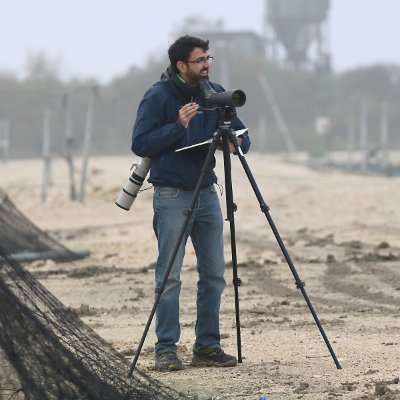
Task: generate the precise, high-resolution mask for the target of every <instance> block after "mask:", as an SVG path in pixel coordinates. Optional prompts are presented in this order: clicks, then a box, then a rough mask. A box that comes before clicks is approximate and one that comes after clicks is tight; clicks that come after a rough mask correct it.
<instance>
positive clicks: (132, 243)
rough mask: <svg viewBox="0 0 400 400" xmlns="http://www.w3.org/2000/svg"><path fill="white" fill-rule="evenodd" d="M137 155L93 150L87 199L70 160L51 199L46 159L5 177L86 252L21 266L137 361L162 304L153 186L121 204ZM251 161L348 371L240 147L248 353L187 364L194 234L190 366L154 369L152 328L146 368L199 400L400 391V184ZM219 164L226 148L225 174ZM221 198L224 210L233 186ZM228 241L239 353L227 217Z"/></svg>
mask: <svg viewBox="0 0 400 400" xmlns="http://www.w3.org/2000/svg"><path fill="white" fill-rule="evenodd" d="M133 160H134V157H96V158H92V159H91V160H90V164H89V170H90V175H89V181H88V187H87V190H86V194H85V201H84V203H83V204H81V203H78V202H71V201H69V198H68V192H69V181H68V173H67V167H66V163H65V161H64V160H62V159H58V160H54V161H53V163H52V181H53V185H52V186H51V187H50V188H49V191H48V196H47V200H46V202H45V203H44V204H43V203H42V202H41V179H42V162H41V161H40V160H18V161H9V162H8V163H7V164H2V165H0V176H1V180H0V185H1V187H2V188H3V189H4V190H5V191H6V192H7V193H8V195H9V196H10V198H11V199H12V201H13V202H14V203H15V205H16V206H17V207H18V208H19V209H20V210H21V211H22V212H24V213H25V214H26V216H28V217H29V218H30V219H31V220H32V221H33V222H34V223H35V224H37V225H38V226H39V227H41V228H42V229H44V230H46V231H48V232H49V233H50V234H52V235H53V236H54V237H56V238H57V239H58V240H60V241H61V242H62V243H64V244H65V245H66V246H68V247H69V248H71V249H90V251H91V256H90V257H88V258H86V259H84V260H81V261H78V262H75V263H73V264H71V263H68V264H67V263H65V264H63V263H54V262H52V261H42V260H39V261H35V262H32V263H27V264H26V267H27V268H28V269H29V271H31V272H32V273H33V274H34V275H35V276H37V278H38V279H40V281H41V282H42V283H43V284H44V285H45V286H46V287H47V288H48V289H49V290H50V291H51V292H52V293H54V294H55V295H56V296H57V297H58V298H59V299H60V300H61V301H62V302H63V303H64V304H66V305H67V306H69V307H71V308H73V309H75V310H76V311H77V312H78V313H79V315H80V316H81V318H82V319H83V320H84V321H85V323H87V324H88V325H89V326H91V327H92V328H93V329H94V330H95V331H96V332H97V333H98V334H99V335H101V336H102V337H103V338H105V339H106V340H108V341H109V342H111V343H112V344H113V345H114V346H115V347H116V348H117V349H118V350H119V351H121V352H122V353H123V354H124V355H126V356H127V358H128V359H129V360H131V359H132V356H133V354H134V351H135V347H136V346H137V345H138V343H139V340H140V338H141V336H142V333H143V330H144V326H145V323H146V321H147V318H148V316H149V313H150V310H151V307H152V305H153V299H154V286H153V280H154V279H153V276H154V263H155V261H156V256H157V244H156V241H155V238H154V234H153V232H152V206H151V198H152V190H147V191H144V192H142V193H141V194H140V195H139V197H138V199H137V200H136V202H135V203H134V205H133V207H132V209H131V211H129V212H126V211H123V210H121V209H119V208H118V207H116V206H115V205H114V199H115V197H116V195H117V194H118V192H119V190H120V188H121V187H122V186H123V184H124V183H125V181H126V179H127V178H128V176H129V167H130V165H131V163H132V161H133ZM247 160H248V163H249V166H250V168H251V170H252V173H253V175H254V177H255V179H256V182H257V184H258V187H259V189H260V191H261V193H262V195H263V197H264V200H265V202H266V203H267V204H268V205H269V206H270V208H271V211H270V213H271V216H272V218H273V220H274V222H275V224H276V226H277V228H278V231H279V233H280V235H281V236H282V238H283V240H284V243H285V245H286V248H287V250H288V253H289V255H290V257H291V258H292V260H293V263H294V265H295V268H296V270H297V272H298V274H299V276H300V278H301V279H302V280H303V281H305V283H306V286H305V290H306V293H307V295H308V297H309V298H310V300H311V302H312V304H313V306H314V309H315V311H316V313H317V315H318V317H319V319H320V321H321V323H322V326H323V327H324V330H325V332H326V334H327V337H328V339H329V341H330V343H331V345H332V347H333V350H334V352H335V354H336V355H337V357H338V360H339V362H340V364H341V366H342V367H343V368H342V369H340V370H339V369H337V368H336V366H335V363H334V361H333V359H332V357H331V355H330V353H329V351H328V348H327V346H326V344H325V342H324V341H323V339H322V336H321V334H320V332H319V330H318V327H317V325H316V324H315V321H314V319H313V317H312V315H311V312H310V310H309V308H308V306H307V304H306V302H305V299H304V297H303V295H302V293H301V291H300V290H299V289H297V288H296V284H295V280H294V277H293V275H292V272H291V270H290V268H289V266H288V264H287V262H286V261H285V259H284V258H283V255H282V252H281V250H280V248H279V246H278V244H277V241H276V239H275V237H274V235H273V232H272V230H271V228H270V227H269V224H268V221H267V219H266V218H265V216H264V214H263V213H262V212H261V210H260V206H259V203H258V201H257V199H256V197H255V195H254V193H253V191H252V189H251V186H250V184H249V182H248V180H247V178H246V176H245V173H244V171H243V169H242V167H241V164H240V162H239V160H238V159H237V158H236V157H235V158H233V159H232V163H233V189H234V198H235V202H236V203H237V206H238V211H237V212H236V213H235V225H236V237H237V243H236V244H237V254H238V264H239V265H238V274H239V277H240V278H241V280H242V281H243V284H242V286H241V287H240V288H239V300H240V303H239V304H240V320H241V335H242V338H241V339H242V347H241V350H242V356H243V362H242V363H240V364H239V365H238V366H237V367H235V368H227V369H221V368H220V369H215V368H194V367H192V366H190V358H191V346H192V344H193V340H194V323H195V318H196V315H195V314H196V313H195V310H196V308H195V290H196V280H197V278H196V270H195V257H194V251H193V248H192V246H191V244H189V245H188V246H187V251H186V258H185V262H184V267H183V272H182V281H183V286H182V294H181V325H182V336H181V341H180V343H179V354H180V356H181V357H182V359H183V361H184V364H185V369H184V370H183V371H178V372H174V373H160V372H156V371H155V370H154V368H153V364H154V354H153V343H154V341H155V338H154V333H153V326H152V327H151V328H150V332H149V334H148V336H147V338H146V341H145V344H144V348H143V351H142V353H141V355H140V358H139V361H138V367H139V368H141V369H143V370H144V371H146V372H147V373H148V374H150V375H151V376H152V377H154V378H157V379H159V380H161V381H163V382H164V383H166V384H168V385H171V386H173V387H175V388H177V389H178V390H180V391H182V392H183V393H185V394H187V396H188V398H192V399H195V398H197V399H253V400H255V399H258V398H259V397H260V396H261V395H265V396H268V398H269V399H271V400H272V399H296V398H301V399H336V398H340V399H372V398H381V399H400V385H399V376H400V356H399V354H400V353H399V343H400V309H399V304H400V279H399V278H400V224H399V222H400V210H399V204H400V181H399V180H398V179H395V178H386V177H372V176H361V175H352V174H345V173H339V172H329V171H322V172H321V171H316V170H312V169H309V168H308V167H307V166H305V165H298V164H294V163H287V162H284V161H282V159H281V158H280V157H278V156H276V157H272V156H261V155H257V154H250V155H249V156H247ZM221 161H222V160H221V158H220V155H218V175H219V176H220V179H221V183H223V182H222V181H223V178H224V176H223V171H222V170H221V165H222V162H221ZM79 162H80V161H79V160H77V163H76V165H77V166H79V165H80V164H79ZM78 169H79V168H78ZM145 186H147V185H145ZM78 187H79V185H78ZM221 204H222V207H223V211H224V215H226V210H225V198H224V196H222V197H221ZM225 242H226V246H225V254H226V260H227V263H228V268H227V271H226V281H227V288H226V290H225V292H224V296H223V305H222V310H221V332H222V346H223V348H224V349H225V350H226V351H227V352H230V353H232V354H235V353H236V352H237V337H236V327H235V305H234V304H235V303H234V291H233V285H232V267H231V263H230V259H231V255H230V254H231V253H230V236H229V224H228V222H226V226H225ZM60 271H61V272H62V273H60Z"/></svg>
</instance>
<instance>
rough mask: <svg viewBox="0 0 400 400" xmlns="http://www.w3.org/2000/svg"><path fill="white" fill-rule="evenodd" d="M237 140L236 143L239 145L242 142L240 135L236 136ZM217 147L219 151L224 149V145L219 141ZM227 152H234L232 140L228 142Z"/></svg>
mask: <svg viewBox="0 0 400 400" xmlns="http://www.w3.org/2000/svg"><path fill="white" fill-rule="evenodd" d="M237 142H238V145H239V146H240V145H241V144H242V138H241V137H238V138H237ZM217 149H218V150H221V151H222V150H224V145H223V143H222V142H221V143H218V145H217ZM229 152H230V153H234V152H235V146H234V145H233V143H232V142H229Z"/></svg>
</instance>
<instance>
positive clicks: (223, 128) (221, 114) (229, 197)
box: [128, 106, 342, 378]
mask: <svg viewBox="0 0 400 400" xmlns="http://www.w3.org/2000/svg"><path fill="white" fill-rule="evenodd" d="M215 111H216V112H217V113H218V130H217V132H216V134H215V135H214V138H213V140H212V142H211V145H210V148H209V150H208V153H207V156H206V159H205V161H204V164H203V167H202V170H201V174H200V177H199V180H198V182H197V185H196V188H195V190H194V192H193V197H192V199H191V203H190V206H189V208H188V209H187V210H186V211H185V219H184V222H183V225H182V227H181V230H180V232H179V236H178V240H177V242H176V244H175V247H174V249H173V251H172V255H171V259H170V260H169V263H168V265H167V267H166V270H165V273H164V276H163V279H162V281H161V283H160V285H159V286H158V287H156V289H155V293H156V298H155V301H154V304H153V308H152V310H151V312H150V315H149V318H148V320H147V323H146V326H145V329H144V332H143V335H142V338H141V340H140V343H139V345H138V348H137V350H136V352H135V357H134V359H133V361H132V365H131V367H130V369H129V372H128V378H130V377H132V374H133V371H134V369H135V367H136V363H137V361H138V359H139V356H140V353H141V351H142V348H143V344H144V341H145V339H146V336H147V333H148V331H149V329H150V325H151V322H152V320H153V317H154V314H155V312H156V309H157V306H158V303H159V302H160V299H161V295H162V293H163V291H164V289H165V286H166V284H167V280H168V276H169V274H170V272H171V269H172V266H173V264H174V261H175V258H176V255H177V253H178V250H179V247H180V244H181V242H182V240H183V237H184V235H185V231H186V228H187V226H188V224H189V219H190V217H191V215H192V212H193V209H194V207H195V204H196V201H197V198H198V196H199V192H200V190H201V187H202V182H203V180H204V177H205V175H206V174H207V173H208V171H209V169H210V166H211V165H212V160H213V157H214V154H215V152H216V150H217V147H218V145H219V144H220V143H221V141H222V146H223V158H224V173H225V188H226V189H225V196H226V208H227V221H229V228H230V236H231V254H232V269H233V286H234V294H235V317H236V334H237V354H238V362H239V363H241V362H242V350H241V347H242V346H241V332H240V313H239V286H240V285H241V283H242V282H241V280H240V278H239V277H238V273H237V253H236V237H235V236H236V233H235V221H234V212H235V211H236V205H235V204H234V202H233V190H232V173H231V158H230V150H229V146H230V143H232V144H233V146H234V148H235V153H236V155H238V157H239V159H240V162H241V164H242V166H243V169H244V171H245V173H246V176H247V178H248V180H249V182H250V185H251V187H252V189H253V191H254V193H255V195H256V197H257V200H258V202H259V204H260V208H261V211H262V212H263V213H264V214H265V216H266V218H267V220H268V223H269V225H270V227H271V229H272V231H273V233H274V236H275V238H276V240H277V242H278V244H279V247H280V249H281V251H282V253H283V255H284V257H285V260H286V262H287V264H288V265H289V268H290V270H291V272H292V274H293V276H294V279H295V283H296V287H297V288H298V289H300V291H301V293H302V294H303V296H304V299H305V301H306V303H307V305H308V308H309V309H310V312H311V314H312V316H313V318H314V321H315V323H316V324H317V326H318V329H319V331H320V333H321V335H322V337H323V339H324V341H325V344H326V346H327V347H328V350H329V352H330V354H331V356H332V358H333V360H334V362H335V365H336V368H338V369H341V368H342V367H341V366H340V364H339V361H338V359H337V358H336V355H335V352H334V351H333V348H332V346H331V344H330V343H329V340H328V337H327V336H326V334H325V331H324V329H323V327H322V325H321V323H320V321H319V319H318V316H317V314H316V312H315V310H314V307H313V305H312V304H311V301H310V299H309V298H308V295H307V293H306V290H305V288H304V287H305V283H304V282H303V281H302V280H301V279H300V276H299V274H298V273H297V271H296V268H295V266H294V264H293V262H292V260H291V258H290V256H289V253H288V252H287V250H286V247H285V245H284V243H283V241H282V239H281V237H280V235H279V232H278V230H277V228H276V226H275V223H274V221H273V219H272V217H271V215H270V213H269V207H268V205H267V204H266V203H265V202H264V199H263V197H262V195H261V192H260V190H259V189H258V186H257V184H256V182H255V179H254V177H253V175H252V173H251V171H250V168H249V166H248V164H247V161H246V159H245V157H244V155H243V152H242V150H241V149H240V147H239V144H238V141H237V138H236V135H235V134H234V133H233V131H232V129H231V121H232V119H233V117H234V116H235V112H234V110H233V109H232V108H231V107H225V106H223V107H218V108H216V109H215Z"/></svg>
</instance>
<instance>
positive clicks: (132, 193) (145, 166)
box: [115, 157, 151, 211]
mask: <svg viewBox="0 0 400 400" xmlns="http://www.w3.org/2000/svg"><path fill="white" fill-rule="evenodd" d="M150 166H151V159H150V158H148V157H144V158H142V159H141V160H140V162H139V163H134V164H133V166H132V168H133V167H136V168H135V169H134V171H133V172H132V175H131V176H130V177H129V179H128V182H126V184H125V186H124V187H123V188H122V190H121V192H120V193H119V195H118V197H117V200H115V204H116V205H117V206H118V207H120V208H122V209H123V210H125V211H129V210H130V208H131V207H132V204H133V202H134V201H135V200H136V197H137V195H138V192H139V190H140V188H141V187H142V185H143V182H144V180H145V179H146V176H147V173H148V172H149V169H150Z"/></svg>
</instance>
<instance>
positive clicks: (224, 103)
mask: <svg viewBox="0 0 400 400" xmlns="http://www.w3.org/2000/svg"><path fill="white" fill-rule="evenodd" d="M200 88H201V90H202V91H203V93H204V97H205V99H206V101H207V102H208V103H209V104H211V105H213V106H217V107H218V106H219V107H241V106H242V105H243V104H244V103H246V94H245V92H243V90H240V89H234V90H228V91H226V92H220V93H218V92H216V91H215V90H214V89H213V88H212V86H211V85H210V82H209V81H208V79H206V78H202V79H200Z"/></svg>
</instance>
